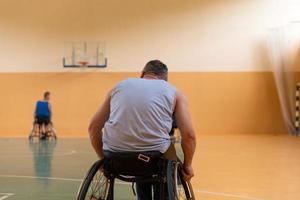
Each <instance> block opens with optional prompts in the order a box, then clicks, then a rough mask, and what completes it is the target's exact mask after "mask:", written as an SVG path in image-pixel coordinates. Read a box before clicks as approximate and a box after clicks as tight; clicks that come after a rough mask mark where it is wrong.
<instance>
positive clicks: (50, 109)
mask: <svg viewBox="0 0 300 200" xmlns="http://www.w3.org/2000/svg"><path fill="white" fill-rule="evenodd" d="M48 109H49V113H50V119H51V118H52V105H51V103H50V102H48Z"/></svg>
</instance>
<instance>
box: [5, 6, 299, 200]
mask: <svg viewBox="0 0 300 200" xmlns="http://www.w3.org/2000/svg"><path fill="white" fill-rule="evenodd" d="M299 10H300V2H299V1H298V0H163V1H162V0H161V1H159V0H110V1H105V0H85V1H83V0H43V1H40V0H1V1H0V91H1V98H0V137H1V138H2V140H1V141H2V144H3V145H2V146H3V147H4V146H5V145H7V146H8V147H7V148H9V145H8V144H10V143H8V142H5V141H6V140H4V139H5V138H18V139H16V140H15V141H17V142H16V144H18V145H20V144H23V143H22V140H19V138H27V137H28V133H29V131H30V129H31V127H32V121H33V112H34V106H35V102H36V100H37V99H41V98H42V94H43V92H44V91H45V90H48V91H51V94H52V99H51V102H52V107H53V122H54V125H55V127H56V129H57V134H58V138H59V139H58V144H59V142H61V143H60V144H67V145H66V146H68V148H73V146H72V145H75V144H76V145H77V146H78V148H79V147H82V146H81V144H78V141H77V142H74V143H73V142H72V141H73V139H74V138H87V137H88V133H87V128H88V123H89V121H90V119H91V117H92V115H93V114H94V112H95V110H96V109H97V108H98V106H99V105H100V104H101V102H102V101H103V99H104V97H105V95H106V93H107V92H108V91H109V90H110V89H111V88H112V87H113V86H114V85H115V84H116V83H117V82H118V81H121V80H123V79H126V78H128V77H139V75H140V74H139V73H140V71H141V69H142V67H143V66H144V65H145V63H146V62H147V61H149V60H150V59H160V60H162V61H163V62H165V63H166V64H167V65H168V67H169V71H170V83H171V84H173V85H175V86H176V87H177V88H178V89H179V90H181V91H182V92H183V93H184V94H185V95H186V96H187V98H188V100H189V107H190V110H191V115H192V120H193V123H194V126H195V129H196V133H197V137H198V147H197V152H196V161H195V163H194V168H195V172H196V176H195V178H194V179H193V186H194V190H195V193H196V197H197V199H201V198H202V199H205V200H217V199H218V200H219V199H220V200H228V199H230V200H235V199H248V200H249V199H252V200H254V199H256V200H257V199H264V200H269V199H270V200H282V199H286V200H295V199H299V198H300V196H299V194H300V192H299V184H300V179H299V177H300V170H299V169H300V168H299V165H300V158H299V155H300V154H299V153H300V149H299V144H300V141H299V139H298V138H296V137H293V136H291V135H289V134H288V129H287V128H286V125H285V122H284V118H283V115H282V110H281V107H280V105H281V104H280V98H279V94H278V89H277V88H278V87H277V85H276V81H275V79H274V71H273V68H272V67H273V64H274V63H272V60H271V58H270V55H269V54H270V52H269V50H268V39H269V31H270V30H272V29H273V28H274V27H281V26H285V25H286V24H288V23H290V22H299V21H300V12H299ZM74 41H87V42H96V41H100V42H105V45H106V57H107V58H108V66H107V68H103V69H83V70H80V69H69V68H68V69H67V68H64V67H63V65H62V58H63V56H64V44H65V42H74ZM297 42H298V43H295V44H299V41H297ZM291 48H293V52H295V53H294V58H295V62H294V64H295V65H296V66H299V63H300V61H299V45H294V46H292V47H291ZM293 76H294V77H299V73H298V72H297V71H296V72H295V73H294V74H293ZM298 80H299V78H298ZM294 89H295V88H294V86H293V87H292V89H291V90H294ZM64 138H68V139H70V138H72V140H69V141H68V140H67V139H66V140H64ZM1 141H0V142H1ZM10 141H11V140H10ZM15 141H14V140H12V144H15V143H14V142H15ZM24 141H25V140H24ZM85 141H87V140H85ZM87 144H88V143H87ZM18 145H16V146H18ZM23 145H27V143H26V144H25V143H24V144H23ZM12 146H13V145H12ZM20 148H21V147H20ZM26 148H27V146H26ZM60 148H64V147H62V146H60V147H59V148H58V152H62V154H65V149H62V150H61V149H60ZM76 148H77V147H76ZM86 148H87V147H85V148H84V151H89V152H90V155H92V156H90V157H88V156H86V154H83V153H82V155H84V159H89V162H92V161H94V159H95V155H94V154H93V153H92V150H91V149H86ZM22 151H23V150H22ZM3 152H4V153H2V154H1V156H2V159H8V157H7V155H4V154H5V151H3ZM78 152H80V149H79V150H78ZM67 153H68V152H67ZM1 156H0V157H1ZM76 156H78V155H76ZM76 156H75V157H74V159H73V160H72V161H70V162H69V161H67V160H63V159H61V160H60V159H59V158H58V159H57V158H54V160H53V163H54V165H53V171H54V172H53V174H52V176H55V175H56V176H64V177H66V178H77V179H80V178H82V177H83V176H84V173H85V172H86V171H87V169H88V167H89V166H90V164H91V163H89V162H87V163H82V162H80V160H81V158H82V157H76ZM14 158H15V157H11V158H10V159H12V160H13V161H12V163H15V164H16V165H14V166H20V165H23V161H25V158H26V157H24V158H23V159H20V160H17V159H14ZM75 158H76V159H75ZM55 159H56V160H55ZM21 161H22V163H18V162H21ZM10 162H11V160H9V159H8V160H7V161H5V163H8V164H5V165H3V166H4V168H2V170H0V171H1V173H0V192H3V191H2V190H1V188H2V189H5V191H4V192H6V189H12V187H10V186H8V185H7V187H3V183H4V184H8V183H11V182H9V181H10V179H6V178H8V175H7V174H11V173H13V172H11V171H10V170H11V169H13V167H11V166H12V164H11V163H10ZM26 162H27V161H26ZM62 162H64V163H65V164H64V166H69V165H70V164H72V167H73V166H76V167H78V168H76V170H77V171H76V170H75V171H74V172H72V173H71V172H69V171H64V172H62V171H60V170H62V169H63V168H62V167H60V164H61V163H62ZM3 163H4V162H3ZM6 165H7V166H6ZM3 166H2V167H3ZM26 166H27V164H26ZM28 166H31V165H30V164H28ZM28 166H27V167H26V168H24V169H23V168H22V170H19V168H18V169H16V171H17V172H16V174H17V175H19V176H24V175H28V174H30V173H33V172H27V171H26V170H29V171H30V170H31V168H30V167H28ZM0 169H1V168H0ZM65 170H68V168H66V169H65ZM32 171H33V170H32ZM21 172H22V173H21ZM1 174H2V175H1ZM3 174H4V175H3ZM44 175H45V174H44ZM49 176H50V175H49ZM5 177H6V178H5ZM12 177H13V176H12ZM24 177H25V176H24ZM24 177H23V178H24ZM17 178H20V177H17ZM25 178H26V177H25ZM27 178H28V177H27ZM77 179H76V180H77ZM1 180H2V182H1ZM24 181H26V180H25V179H24ZM53 181H54V180H53ZM16 182H17V183H19V184H21V183H23V182H22V181H20V179H16ZM25 183H27V182H24V183H23V184H22V185H19V186H20V188H22V187H26V186H27V184H25ZM79 183H80V182H78V183H77V182H76V184H79ZM1 184H2V185H1ZM11 184H12V185H13V186H14V184H15V183H11ZM47 184H48V183H47ZM76 184H75V183H74V184H73V185H70V188H71V189H70V190H68V189H67V184H64V185H61V186H62V187H61V188H64V187H65V190H66V191H68V192H69V193H70V195H71V193H72V195H73V196H75V195H76V191H75V190H76V188H78V185H76ZM53 185H55V187H53V188H52V189H53V192H49V191H48V192H47V195H50V194H55V192H57V191H59V186H58V185H57V183H56V182H55V184H53ZM71 186H72V187H71ZM37 187H38V186H37ZM45 187H46V186H45ZM47 187H50V186H49V184H48V185H47ZM44 189H45V188H42V189H41V191H43V190H44ZM70 191H72V192H70ZM13 192H14V193H16V195H15V196H11V197H10V198H11V199H13V198H16V199H18V198H19V197H20V196H22V195H20V194H18V191H13ZM20 193H21V192H20ZM21 194H23V193H21ZM26 194H27V193H26ZM23 196H24V197H25V199H26V198H27V199H30V197H28V196H26V195H24V194H23ZM73 196H72V197H73ZM253 196H254V197H257V198H254V197H253ZM252 197H253V198H252ZM258 197H259V198H258ZM0 198H1V195H0ZM10 198H9V200H10ZM19 199H21V198H19ZM40 199H42V198H40ZM45 199H47V196H46V197H45ZM51 199H55V198H54V197H52V198H51ZM57 199H68V198H67V197H66V196H65V198H64V197H62V198H60V197H58V196H57ZM69 199H72V198H69Z"/></svg>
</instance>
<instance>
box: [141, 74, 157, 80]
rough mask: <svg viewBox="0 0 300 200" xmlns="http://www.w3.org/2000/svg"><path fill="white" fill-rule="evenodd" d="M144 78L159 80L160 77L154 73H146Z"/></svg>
mask: <svg viewBox="0 0 300 200" xmlns="http://www.w3.org/2000/svg"><path fill="white" fill-rule="evenodd" d="M143 78H144V79H156V80H158V79H159V78H158V77H157V76H155V75H152V74H146V75H144V76H143Z"/></svg>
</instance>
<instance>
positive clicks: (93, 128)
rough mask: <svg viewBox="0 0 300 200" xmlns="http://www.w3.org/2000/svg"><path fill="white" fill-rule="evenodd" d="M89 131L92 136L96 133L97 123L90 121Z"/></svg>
mask: <svg viewBox="0 0 300 200" xmlns="http://www.w3.org/2000/svg"><path fill="white" fill-rule="evenodd" d="M88 132H89V135H90V136H92V135H94V133H95V125H94V124H93V123H90V125H89V127H88Z"/></svg>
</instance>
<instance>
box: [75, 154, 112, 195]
mask: <svg viewBox="0 0 300 200" xmlns="http://www.w3.org/2000/svg"><path fill="white" fill-rule="evenodd" d="M103 165H104V164H103V160H101V161H100V160H99V161H97V162H95V163H94V164H93V166H92V167H91V168H90V170H89V171H88V173H87V175H86V177H85V179H84V180H83V182H82V183H81V185H80V188H79V191H78V194H77V200H91V199H97V200H106V199H107V196H108V190H109V181H108V179H107V178H106V177H105V176H104V174H103V170H102V169H103Z"/></svg>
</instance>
